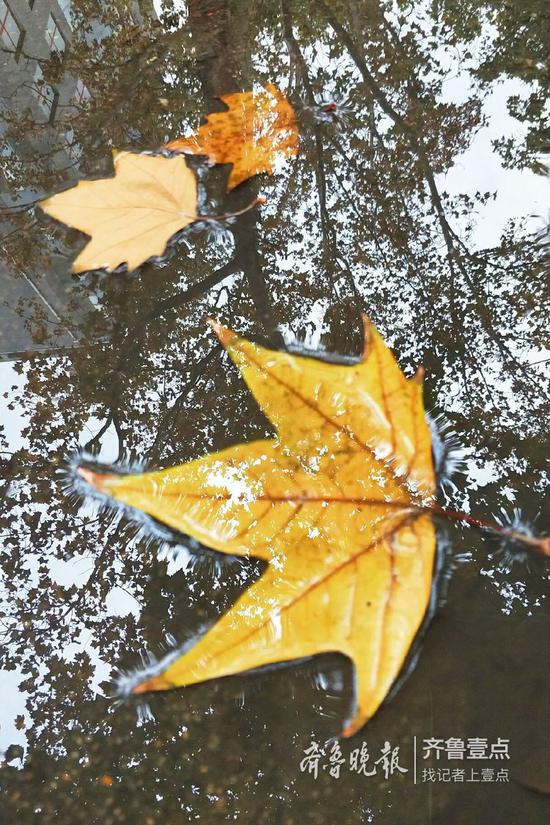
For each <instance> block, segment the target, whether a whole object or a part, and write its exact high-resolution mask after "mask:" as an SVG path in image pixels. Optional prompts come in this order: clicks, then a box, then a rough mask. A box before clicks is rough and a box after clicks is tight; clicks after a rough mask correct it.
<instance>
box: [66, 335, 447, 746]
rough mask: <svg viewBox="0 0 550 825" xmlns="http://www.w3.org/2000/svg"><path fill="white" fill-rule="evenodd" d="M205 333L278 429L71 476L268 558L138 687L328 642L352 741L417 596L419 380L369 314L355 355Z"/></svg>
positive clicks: (415, 610) (421, 522)
mask: <svg viewBox="0 0 550 825" xmlns="http://www.w3.org/2000/svg"><path fill="white" fill-rule="evenodd" d="M214 328H215V329H216V331H217V334H218V336H219V338H220V341H221V342H222V343H223V345H224V347H225V348H226V349H227V351H228V353H229V354H230V356H231V358H232V359H233V361H234V362H235V364H236V365H237V366H238V368H239V369H240V371H241V374H242V376H243V378H244V380H245V381H246V383H247V384H248V386H249V388H250V389H251V391H252V392H253V394H254V396H255V398H256V400H257V401H258V403H259V405H260V406H261V408H262V410H263V411H264V412H265V414H266V415H267V416H268V417H269V419H270V420H271V422H272V424H273V425H274V427H275V429H276V432H277V437H276V438H274V439H270V440H265V439H264V440H260V441H254V442H252V443H249V444H239V445H237V446H234V447H230V448H229V449H226V450H222V451H221V452H217V453H214V454H211V455H207V456H205V457H204V458H201V459H198V460H196V461H191V462H189V463H187V464H184V465H182V466H179V467H174V468H172V469H168V470H162V471H160V472H153V473H145V474H142V475H113V474H99V473H96V472H92V471H91V470H87V469H82V470H81V474H82V475H83V476H84V478H85V479H86V480H87V481H88V482H89V483H90V484H92V486H93V487H95V488H96V489H98V490H101V491H103V492H105V493H107V494H109V495H110V496H112V497H114V498H115V499H117V500H119V501H121V502H124V503H125V504H128V505H131V506H132V507H136V508H138V509H140V510H143V511H145V512H146V513H148V514H149V515H151V516H153V517H154V518H155V519H158V520H160V521H161V522H164V523H165V524H167V525H169V526H171V527H173V528H175V529H176V530H179V531H181V532H183V533H186V534H188V535H190V536H193V537H194V538H195V539H198V540H199V541H201V542H203V543H204V544H206V545H208V546H209V547H212V548H214V549H216V550H219V551H221V552H223V553H230V554H237V555H243V556H248V555H250V556H256V557H259V558H261V559H264V560H266V561H267V562H268V567H267V569H266V571H265V573H264V574H263V576H262V577H261V578H260V579H259V581H258V582H256V583H255V584H253V585H252V586H251V587H250V588H249V589H248V590H247V591H246V592H245V593H244V595H243V596H241V598H240V599H239V600H238V601H237V602H236V603H235V604H234V605H233V606H232V607H231V608H230V609H229V610H228V611H227V613H226V614H225V615H224V616H223V617H222V618H221V619H220V620H219V621H218V622H217V624H216V625H214V627H213V628H212V629H211V630H210V631H209V632H208V633H206V634H205V635H204V636H203V638H202V639H201V640H200V641H199V642H198V643H197V644H196V645H195V646H194V647H193V648H192V649H191V650H189V651H188V652H187V653H185V654H184V655H182V656H181V657H180V658H178V659H177V660H176V661H173V662H172V663H171V664H169V665H168V666H165V667H164V668H163V667H162V666H161V667H159V672H158V673H157V674H156V675H153V676H150V677H149V678H145V677H144V678H145V680H144V681H143V682H142V683H141V684H139V685H138V686H137V687H136V688H135V692H136V693H141V692H144V691H148V690H164V689H167V688H173V687H177V686H180V685H190V684H193V683H196V682H202V681H204V680H207V679H213V678H216V677H219V676H226V675H228V674H233V673H237V672H240V671H244V670H248V669H251V668H257V667H260V666H262V665H268V664H272V663H275V662H283V661H288V660H292V659H299V658H302V657H305V656H312V655H314V654H316V653H322V652H328V651H340V652H342V653H344V654H346V655H347V656H349V657H350V659H352V661H353V662H354V664H355V672H356V685H357V691H356V699H357V706H356V709H355V713H354V716H353V719H352V720H351V721H350V722H349V724H348V725H347V726H346V729H345V731H344V733H345V735H348V736H349V735H351V734H352V733H354V732H355V731H357V730H358V729H359V728H360V727H361V726H362V725H363V724H364V722H365V721H366V720H367V719H368V718H369V717H370V716H372V714H373V713H374V712H375V711H376V709H377V708H378V706H379V705H380V703H381V702H382V700H383V699H384V697H385V695H386V694H387V692H388V689H389V688H390V686H391V684H392V682H393V681H394V679H395V677H396V676H397V674H398V672H399V669H400V668H401V666H402V664H403V661H404V659H405V656H406V654H407V651H408V650H409V647H410V645H411V643H412V641H413V639H414V636H415V634H416V631H417V630H418V627H419V625H420V623H421V622H422V619H423V617H424V614H425V612H426V607H427V605H428V602H429V597H430V590H431V581H432V567H433V558H434V551H435V543H436V542H435V531H434V526H433V523H432V516H431V513H430V512H429V511H427V510H428V507H429V505H430V504H431V502H433V496H434V488H435V480H434V472H433V467H432V457H431V438H430V431H429V427H428V425H427V422H426V419H425V417H424V410H423V402H422V387H421V384H420V383H419V381H418V380H417V379H415V378H412V379H407V378H405V377H404V375H403V373H402V372H401V370H400V369H399V367H398V365H397V363H396V361H395V359H394V358H393V356H392V354H391V352H390V350H389V349H388V347H387V346H386V345H385V343H384V341H383V340H382V338H381V337H380V335H379V334H378V333H377V332H376V330H375V329H374V328H373V327H372V326H371V325H370V324H369V322H368V321H365V352H364V356H363V359H362V361H361V362H360V363H358V364H357V365H354V366H340V365H334V364H328V363H325V362H320V361H316V360H313V359H309V358H304V357H300V356H295V355H291V354H288V353H283V352H272V351H271V350H267V349H263V348H262V347H259V346H257V345H255V344H253V343H251V342H249V341H246V340H244V339H242V338H239V337H238V336H237V335H235V334H234V333H233V332H231V331H230V330H229V329H227V328H225V327H222V326H220V325H217V324H214ZM423 507H424V508H425V509H424V510H422V508H423Z"/></svg>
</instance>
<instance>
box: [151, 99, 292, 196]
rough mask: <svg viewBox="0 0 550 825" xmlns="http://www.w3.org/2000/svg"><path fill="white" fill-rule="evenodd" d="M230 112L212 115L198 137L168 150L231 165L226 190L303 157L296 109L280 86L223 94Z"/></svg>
mask: <svg viewBox="0 0 550 825" xmlns="http://www.w3.org/2000/svg"><path fill="white" fill-rule="evenodd" d="M220 100H222V101H223V102H224V103H225V104H226V106H227V107H228V109H227V111H226V112H214V113H212V114H209V115H208V116H207V118H206V123H204V124H203V125H202V126H201V127H200V128H199V130H198V132H197V133H196V134H195V135H192V136H191V137H189V138H176V140H172V141H170V143H167V144H166V147H167V148H168V149H172V150H174V151H179V152H188V153H190V154H195V155H206V156H207V157H208V158H209V160H210V162H211V163H231V164H233V168H232V170H231V174H230V176H229V181H228V185H227V188H228V189H229V190H230V189H234V188H235V187H236V186H238V185H239V184H240V183H242V182H243V181H244V180H246V179H247V178H250V177H252V176H253V175H257V174H259V173H261V172H268V173H270V174H273V172H274V171H275V168H276V166H277V165H278V164H279V163H280V162H281V161H282V160H285V159H286V158H289V157H294V156H295V155H296V154H297V153H298V145H299V133H298V126H297V123H296V116H295V114H294V110H293V108H292V106H291V105H290V103H289V102H288V100H287V98H286V97H285V96H284V95H283V94H282V92H280V91H279V90H278V89H277V88H276V87H275V86H273V85H271V84H269V85H268V86H266V88H265V89H260V90H259V91H258V90H256V91H251V92H235V93H233V94H228V95H223V96H222V97H221V98H220Z"/></svg>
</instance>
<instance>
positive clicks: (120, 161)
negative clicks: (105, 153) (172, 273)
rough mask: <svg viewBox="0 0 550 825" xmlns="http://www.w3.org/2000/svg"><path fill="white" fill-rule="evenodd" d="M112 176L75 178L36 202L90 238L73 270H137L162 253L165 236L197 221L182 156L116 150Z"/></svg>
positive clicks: (192, 183) (189, 174)
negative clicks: (67, 186)
mask: <svg viewBox="0 0 550 825" xmlns="http://www.w3.org/2000/svg"><path fill="white" fill-rule="evenodd" d="M114 167H115V176H114V177H113V178H105V179H103V180H92V181H87V180H85V181H80V182H79V183H78V185H77V186H75V187H74V188H72V189H67V190H66V191H65V192H60V193H59V194H58V195H53V196H52V197H51V198H48V199H47V200H45V201H42V202H41V204H40V206H41V207H42V209H43V210H44V212H46V213H47V214H48V215H51V217H52V218H57V220H59V221H63V223H66V224H68V225H69V226H73V227H75V229H80V231H81V232H85V233H86V234H87V235H90V236H91V241H90V242H89V243H88V244H87V246H85V247H84V249H83V250H82V252H81V253H80V255H79V256H78V257H77V258H76V260H75V261H74V263H73V265H72V270H73V272H86V271H88V270H90V269H107V270H113V269H116V268H117V267H118V266H120V264H123V263H127V264H128V269H129V270H132V269H136V267H138V266H139V265H140V264H142V263H143V262H144V261H146V260H147V259H148V258H151V257H152V256H154V255H162V254H163V253H164V251H165V249H166V244H167V243H168V240H169V239H170V238H171V237H172V235H174V234H175V233H176V232H179V230H181V229H183V228H184V227H185V226H187V225H188V224H190V223H192V222H193V221H195V220H196V219H197V214H196V211H197V184H196V181H195V176H194V175H193V173H192V172H191V170H190V169H189V168H188V167H187V165H186V163H185V160H184V159H183V158H181V157H174V158H164V157H153V156H151V155H136V154H132V153H130V152H118V153H117V154H115V156H114Z"/></svg>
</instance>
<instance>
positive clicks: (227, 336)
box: [206, 316, 237, 347]
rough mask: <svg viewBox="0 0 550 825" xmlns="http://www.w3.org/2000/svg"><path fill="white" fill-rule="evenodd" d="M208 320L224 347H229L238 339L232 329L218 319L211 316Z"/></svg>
mask: <svg viewBox="0 0 550 825" xmlns="http://www.w3.org/2000/svg"><path fill="white" fill-rule="evenodd" d="M206 320H207V321H208V323H209V324H210V326H211V327H212V329H213V330H214V332H215V333H216V335H217V336H218V340H219V342H220V344H221V345H222V347H228V346H229V344H230V343H231V342H232V341H234V340H235V338H236V337H237V336H236V335H235V333H234V332H233V330H232V329H229V327H226V326H224V324H221V323H220V322H219V321H218V320H217V319H216V318H213V317H212V316H209V317H208V318H207V319H206Z"/></svg>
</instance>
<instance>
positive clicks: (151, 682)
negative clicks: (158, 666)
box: [132, 676, 172, 695]
mask: <svg viewBox="0 0 550 825" xmlns="http://www.w3.org/2000/svg"><path fill="white" fill-rule="evenodd" d="M170 687H172V686H171V685H170V683H169V682H167V681H166V680H165V679H163V678H162V676H151V678H150V679H146V680H145V681H144V682H140V684H139V685H136V686H135V687H134V688H132V693H133V694H134V695H138V694H140V693H151V692H152V691H155V690H168V688H170Z"/></svg>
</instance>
